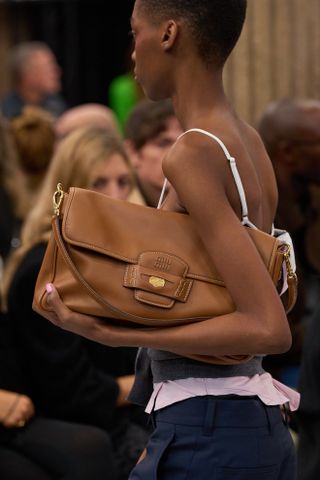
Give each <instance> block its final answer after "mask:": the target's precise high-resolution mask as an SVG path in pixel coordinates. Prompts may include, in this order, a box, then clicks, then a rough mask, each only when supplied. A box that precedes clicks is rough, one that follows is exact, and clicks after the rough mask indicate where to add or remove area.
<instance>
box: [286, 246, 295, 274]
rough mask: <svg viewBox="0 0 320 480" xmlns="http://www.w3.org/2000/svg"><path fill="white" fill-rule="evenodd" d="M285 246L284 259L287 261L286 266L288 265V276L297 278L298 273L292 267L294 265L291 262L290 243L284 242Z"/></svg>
mask: <svg viewBox="0 0 320 480" xmlns="http://www.w3.org/2000/svg"><path fill="white" fill-rule="evenodd" d="M284 247H285V250H284V252H283V256H284V261H285V262H286V267H287V272H288V278H296V277H297V275H296V273H295V272H294V271H293V269H292V265H291V262H290V248H291V247H290V245H288V244H287V243H285V244H284Z"/></svg>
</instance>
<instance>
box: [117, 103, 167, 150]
mask: <svg viewBox="0 0 320 480" xmlns="http://www.w3.org/2000/svg"><path fill="white" fill-rule="evenodd" d="M174 116H175V114H174V110H173V107H172V103H171V100H162V101H160V102H152V101H151V100H143V101H142V102H140V103H139V104H138V105H137V106H136V107H135V108H134V109H133V110H132V112H131V113H130V115H129V117H128V120H127V123H126V126H125V137H126V138H127V139H128V140H131V142H132V143H133V146H134V148H136V149H137V150H139V149H140V148H142V147H143V146H144V145H145V144H146V143H147V142H148V141H150V140H152V139H154V138H155V137H157V136H158V135H159V134H160V133H161V132H163V131H164V130H165V129H166V127H167V121H168V119H169V118H171V117H174Z"/></svg>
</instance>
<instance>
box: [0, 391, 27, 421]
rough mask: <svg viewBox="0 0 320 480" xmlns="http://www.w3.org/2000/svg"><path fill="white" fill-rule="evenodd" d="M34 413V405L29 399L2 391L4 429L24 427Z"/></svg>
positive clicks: (0, 394) (0, 415)
mask: <svg viewBox="0 0 320 480" xmlns="http://www.w3.org/2000/svg"><path fill="white" fill-rule="evenodd" d="M34 413H35V411H34V405H33V402H32V400H31V399H30V398H29V397H27V396H26V395H20V394H18V393H14V392H9V391H7V390H0V418H1V423H2V425H3V426H4V427H6V428H19V427H24V426H25V424H26V423H27V422H28V421H29V420H30V418H31V417H33V415H34Z"/></svg>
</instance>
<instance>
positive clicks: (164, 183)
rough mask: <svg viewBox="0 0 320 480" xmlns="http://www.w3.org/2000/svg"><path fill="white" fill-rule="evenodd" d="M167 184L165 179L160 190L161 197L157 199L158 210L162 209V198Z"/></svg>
mask: <svg viewBox="0 0 320 480" xmlns="http://www.w3.org/2000/svg"><path fill="white" fill-rule="evenodd" d="M167 184H168V179H167V178H165V179H164V182H163V187H162V190H161V195H160V198H159V202H158V205H157V208H158V209H159V208H161V207H162V204H163V198H164V194H165V191H166V188H167Z"/></svg>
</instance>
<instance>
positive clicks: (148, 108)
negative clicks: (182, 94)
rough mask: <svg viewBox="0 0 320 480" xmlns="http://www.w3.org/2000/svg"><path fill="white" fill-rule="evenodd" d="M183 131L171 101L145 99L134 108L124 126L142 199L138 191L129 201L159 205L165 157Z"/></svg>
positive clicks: (151, 205)
mask: <svg viewBox="0 0 320 480" xmlns="http://www.w3.org/2000/svg"><path fill="white" fill-rule="evenodd" d="M181 133H182V129H181V126H180V124H179V122H178V120H177V118H176V117H175V115H174V112H173V108H172V105H171V102H170V101H168V100H165V101H161V102H152V101H150V100H144V101H143V102H141V103H139V104H138V105H137V106H136V107H135V108H134V109H133V110H132V112H131V114H130V115H129V118H128V121H127V124H126V128H125V137H126V140H125V145H126V148H127V152H128V154H129V157H130V159H131V162H132V164H133V167H134V169H135V171H136V176H137V183H138V187H139V190H140V192H141V194H142V197H143V198H141V197H140V198H139V196H137V195H136V192H135V195H134V198H130V201H132V202H135V203H145V204H146V205H148V206H150V207H156V206H157V204H158V201H159V197H160V194H161V190H162V186H163V182H164V175H163V172H162V160H163V158H164V157H165V155H166V153H167V152H168V150H169V149H170V147H171V146H172V145H173V144H174V142H175V141H176V139H177V137H178V136H179V135H180V134H181Z"/></svg>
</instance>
